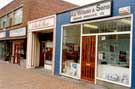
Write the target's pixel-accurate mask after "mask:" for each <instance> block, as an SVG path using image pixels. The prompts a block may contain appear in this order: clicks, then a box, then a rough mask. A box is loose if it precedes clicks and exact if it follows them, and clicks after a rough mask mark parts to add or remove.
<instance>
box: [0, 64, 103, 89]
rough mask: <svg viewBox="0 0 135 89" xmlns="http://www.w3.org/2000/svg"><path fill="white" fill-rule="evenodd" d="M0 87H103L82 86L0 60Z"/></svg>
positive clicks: (74, 88)
mask: <svg viewBox="0 0 135 89" xmlns="http://www.w3.org/2000/svg"><path fill="white" fill-rule="evenodd" d="M0 89H103V88H102V87H97V86H95V85H90V86H84V85H83V84H79V83H75V82H72V81H68V80H63V79H61V78H57V77H53V76H52V75H46V74H45V75H44V74H43V73H39V72H37V71H33V70H28V69H24V68H22V67H20V66H18V65H14V64H9V63H4V62H0Z"/></svg>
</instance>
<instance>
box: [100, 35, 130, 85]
mask: <svg viewBox="0 0 135 89" xmlns="http://www.w3.org/2000/svg"><path fill="white" fill-rule="evenodd" d="M102 37H105V38H106V39H104V40H102ZM123 44H124V45H123ZM129 48H130V35H129V34H121V35H106V36H99V37H98V77H100V78H104V79H107V80H111V81H115V82H120V83H125V84H129V55H130V54H129V51H130V50H129Z"/></svg>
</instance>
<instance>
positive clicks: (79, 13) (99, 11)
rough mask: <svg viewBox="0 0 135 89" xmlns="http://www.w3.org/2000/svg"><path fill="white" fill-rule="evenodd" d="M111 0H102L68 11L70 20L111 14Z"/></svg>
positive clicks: (74, 20)
mask: <svg viewBox="0 0 135 89" xmlns="http://www.w3.org/2000/svg"><path fill="white" fill-rule="evenodd" d="M111 3H112V2H111V1H104V2H103V1H102V2H98V3H96V4H92V5H89V6H87V7H83V8H79V9H76V10H73V11H71V12H70V14H71V18H70V21H71V22H76V21H81V20H87V19H94V18H99V17H105V16H110V15H111V7H112V6H111Z"/></svg>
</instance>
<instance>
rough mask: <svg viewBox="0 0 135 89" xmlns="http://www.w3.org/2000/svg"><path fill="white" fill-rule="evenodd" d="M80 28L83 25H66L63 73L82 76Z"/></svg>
mask: <svg viewBox="0 0 135 89" xmlns="http://www.w3.org/2000/svg"><path fill="white" fill-rule="evenodd" d="M80 30H81V25H73V26H65V27H64V28H63V37H62V61H61V62H62V63H61V67H62V68H61V73H63V74H65V75H67V76H71V77H75V78H79V76H80V74H79V73H80Z"/></svg>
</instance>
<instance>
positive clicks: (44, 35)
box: [27, 15, 56, 72]
mask: <svg viewBox="0 0 135 89" xmlns="http://www.w3.org/2000/svg"><path fill="white" fill-rule="evenodd" d="M55 19H56V16H55V15H52V16H48V17H44V18H40V19H36V20H33V21H30V22H29V23H28V40H27V42H28V44H27V47H28V54H27V68H31V67H34V68H37V67H38V68H39V67H41V68H42V67H43V68H44V69H46V70H49V71H51V72H53V69H54V68H53V66H54V55H55V39H54V37H55Z"/></svg>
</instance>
